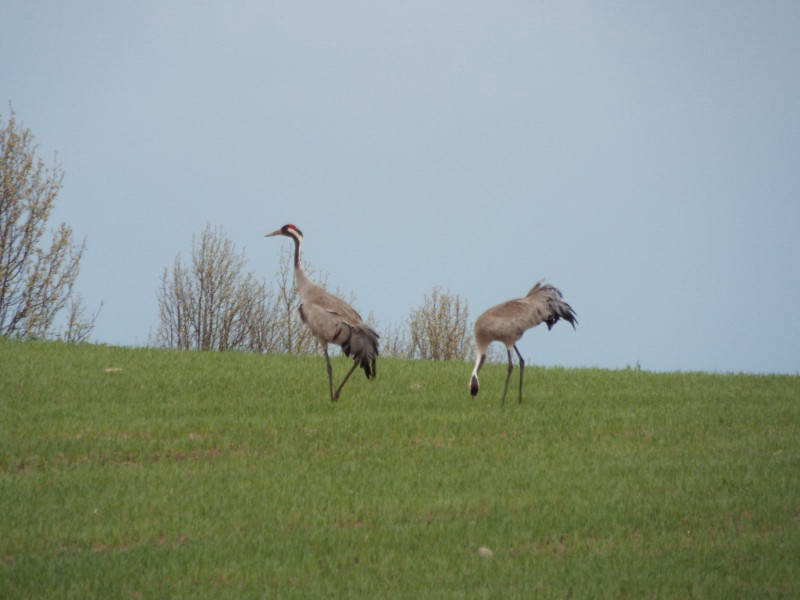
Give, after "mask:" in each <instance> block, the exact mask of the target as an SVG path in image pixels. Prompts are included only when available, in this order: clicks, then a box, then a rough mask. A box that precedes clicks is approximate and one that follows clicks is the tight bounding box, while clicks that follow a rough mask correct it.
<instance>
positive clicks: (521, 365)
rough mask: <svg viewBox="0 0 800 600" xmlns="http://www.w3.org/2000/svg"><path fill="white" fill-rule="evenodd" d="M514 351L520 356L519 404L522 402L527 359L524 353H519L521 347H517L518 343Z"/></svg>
mask: <svg viewBox="0 0 800 600" xmlns="http://www.w3.org/2000/svg"><path fill="white" fill-rule="evenodd" d="M514 352H516V353H517V356H518V357H519V404H522V376H523V375H524V374H525V359H524V358H522V354H520V353H519V348H517V345H516V344H514Z"/></svg>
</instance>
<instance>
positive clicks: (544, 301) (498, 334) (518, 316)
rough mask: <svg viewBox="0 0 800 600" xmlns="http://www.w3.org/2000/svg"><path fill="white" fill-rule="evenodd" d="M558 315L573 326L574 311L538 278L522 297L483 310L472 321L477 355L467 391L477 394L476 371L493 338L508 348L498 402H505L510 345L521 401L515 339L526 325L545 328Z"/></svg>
mask: <svg viewBox="0 0 800 600" xmlns="http://www.w3.org/2000/svg"><path fill="white" fill-rule="evenodd" d="M559 319H564V320H565V321H568V322H569V324H570V325H572V328H573V329H574V328H575V324H576V323H577V322H578V319H577V318H576V317H575V311H573V310H572V307H571V306H570V305H569V304H567V303H566V302H564V300H563V296H562V295H561V291H559V289H558V288H556V287H553V286H552V285H548V284H543V283H542V282H541V281H540V282H538V283H537V284H536V285H534V286H533V287H532V288H531V291H529V292H528V295H527V296H525V297H524V298H516V299H514V300H509V301H507V302H503V303H502V304H498V305H497V306H493V307H492V308H490V309H488V310H487V311H486V312H484V313H483V314H482V315H481V316H480V317H478V320H477V321H475V348H476V353H477V356H476V357H475V368H473V369H472V376H471V377H470V380H469V391H470V393H471V394H472V395H473V396H477V395H478V391H479V390H480V383H479V382H478V371H480V370H481V367H482V366H483V362H484V361H485V360H486V349H487V348H488V347H489V344H491V343H492V342H495V341H497V342H503V343H504V344H505V345H506V351H507V352H508V372H507V374H506V383H505V386H504V387H503V397H502V400H501V403H502V404H505V401H506V392H508V380H509V379H511V371H513V370H514V364H513V363H512V362H511V349H512V348H513V349H514V352H516V353H517V356H518V357H519V403H520V404H521V403H522V377H523V375H524V373H525V360H524V359H523V358H522V354H520V353H519V349H518V348H517V342H518V341H519V339H520V338H521V337H522V334H524V333H525V332H526V331H527V330H528V329H531V328H532V327H536V326H537V325H538V324H539V323H541V322H544V323H546V324H547V329H548V330H549V329H551V328H552V327H553V325H555V324H556V323H557V322H558V320H559Z"/></svg>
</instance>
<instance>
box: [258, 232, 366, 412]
mask: <svg viewBox="0 0 800 600" xmlns="http://www.w3.org/2000/svg"><path fill="white" fill-rule="evenodd" d="M273 235H284V236H286V237H289V238H292V240H294V243H295V252H294V277H295V285H296V286H297V293H298V295H299V296H300V299H301V301H302V304H300V306H299V307H298V311H299V313H300V318H301V319H302V321H303V323H305V325H306V326H307V327H308V328H309V330H310V331H311V333H312V334H313V335H314V337H315V338H316V339H317V341H318V342H319V344H320V346H321V347H322V352H323V354H324V355H325V362H326V368H327V371H328V384H329V387H330V393H331V400H332V401H336V400H337V399H338V398H339V394H340V393H341V391H342V388H343V387H344V384H345V383H346V382H347V380H348V379H349V378H350V375H352V373H353V371H354V370H355V369H356V367H358V366H360V367H361V368H362V369H364V373H365V374H366V376H367V379H374V377H375V375H376V374H377V371H376V367H377V365H376V360H377V357H378V337H379V336H378V334H377V333H376V332H375V331H374V330H373V329H372V328H371V327H369V326H368V325H366V324H365V323H364V322H363V319H362V318H361V315H359V314H358V312H357V311H356V310H355V309H354V308H353V307H352V306H350V305H349V304H347V302H345V301H344V300H342V299H341V298H339V297H337V296H334V295H333V294H331V293H329V292H327V291H326V290H324V289H323V288H322V287H320V286H318V285H317V284H315V283H314V282H312V281H311V280H310V279H309V278H308V276H307V275H306V273H305V271H304V270H303V265H302V261H301V260H300V250H301V246H302V243H303V233H302V232H301V231H300V230H299V229H298V228H297V227H295V226H294V225H284V226H283V227H281V228H280V229H278V230H276V231H274V232H272V233H269V234H267V236H273ZM328 344H336V345H337V346H341V348H342V352H344V354H345V356H350V357H352V358H353V361H354V364H353V367H352V368H351V369H350V371H349V372H348V373H347V375H346V376H345V377H344V379H343V380H342V382H341V384H339V387H338V389H337V390H336V391H335V392H334V390H333V369H332V367H331V363H330V358H329V356H328Z"/></svg>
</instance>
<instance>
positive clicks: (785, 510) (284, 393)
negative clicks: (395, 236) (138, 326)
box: [0, 339, 800, 600]
mask: <svg viewBox="0 0 800 600" xmlns="http://www.w3.org/2000/svg"><path fill="white" fill-rule="evenodd" d="M345 367H346V363H345V362H344V359H337V360H336V361H335V365H334V368H335V369H336V371H337V374H338V375H340V374H341V373H342V372H343V370H344V369H345ZM470 370H471V365H468V364H465V363H455V362H452V363H433V362H407V361H400V360H383V361H381V362H380V363H379V371H378V379H377V380H376V381H375V382H367V381H366V380H364V378H363V377H362V376H360V372H359V377H358V378H356V377H355V376H354V378H353V380H352V382H351V383H350V384H348V387H347V388H345V392H344V394H343V397H342V399H341V400H340V402H338V403H337V404H332V403H331V402H330V401H329V400H327V399H326V393H327V388H326V386H327V382H326V379H325V369H324V363H323V360H322V358H321V357H303V358H295V357H288V356H254V355H246V354H218V353H179V352H168V351H159V350H151V349H125V348H116V347H107V346H92V345H80V346H67V345H63V344H57V343H40V342H30V343H20V342H13V341H8V340H3V339H0V509H1V510H2V512H1V513H0V598H14V599H17V598H37V599H38V598H193V599H194V598H214V599H215V600H217V599H220V598H266V597H280V598H292V597H297V598H309V597H327V598H348V597H364V598H403V597H409V598H461V597H466V598H532V597H542V598H548V597H553V598H563V597H579V598H603V597H609V598H643V597H655V598H694V597H697V598H734V597H754V598H764V597H776V598H780V597H787V598H788V597H798V596H800V377H796V376H795V377H790V376H745V375H711V374H702V373H677V374H653V373H647V372H641V371H635V370H625V371H604V370H594V369H576V370H573V369H536V368H530V367H529V368H528V369H526V375H527V376H526V399H525V403H524V404H523V405H521V406H519V405H517V404H516V403H515V402H514V401H513V398H514V396H513V395H512V394H511V392H510V393H509V398H510V399H511V401H509V402H508V403H507V404H506V406H505V407H501V406H500V405H499V394H500V391H501V389H502V382H503V377H504V375H505V371H504V367H503V366H501V365H487V366H486V367H485V368H484V370H483V371H482V376H481V384H482V387H481V395H480V396H478V398H476V399H473V398H470V396H469V394H468V392H467V380H468V378H469V372H470ZM515 374H516V372H515ZM511 389H512V391H514V389H515V388H514V387H513V385H512V387H511ZM479 549H480V551H479Z"/></svg>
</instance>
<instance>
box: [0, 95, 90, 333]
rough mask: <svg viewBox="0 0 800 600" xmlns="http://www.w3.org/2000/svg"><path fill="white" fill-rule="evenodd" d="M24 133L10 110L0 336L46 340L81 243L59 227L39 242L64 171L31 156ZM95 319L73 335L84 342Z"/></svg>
mask: <svg viewBox="0 0 800 600" xmlns="http://www.w3.org/2000/svg"><path fill="white" fill-rule="evenodd" d="M36 150H37V147H36V145H35V143H34V137H33V134H32V133H31V131H30V130H29V129H22V128H19V127H17V123H16V118H15V115H14V112H13V111H11V115H10V117H9V118H8V120H7V121H6V123H5V124H4V125H3V126H2V128H0V335H5V336H9V337H17V338H31V337H49V336H51V335H52V334H53V327H54V322H55V320H56V317H57V315H58V314H59V313H60V312H61V311H62V310H63V309H64V308H65V306H67V304H68V302H69V301H70V300H71V299H72V298H73V288H74V285H75V280H76V279H77V277H78V272H79V271H80V262H81V259H82V258H83V252H84V249H85V242H84V243H81V244H80V245H77V244H75V243H74V242H73V240H72V229H71V228H70V227H69V226H68V225H66V224H65V223H61V224H60V225H59V226H58V227H57V228H56V229H55V231H53V233H52V234H51V239H50V244H49V247H46V245H43V244H42V241H43V240H42V238H43V237H44V235H45V231H46V228H47V222H48V220H49V218H50V215H51V213H52V210H53V206H54V204H55V200H56V197H57V196H58V193H59V191H60V190H61V182H62V179H63V171H62V170H61V169H60V168H59V167H58V166H55V167H53V168H48V167H47V166H46V165H45V163H44V162H43V161H42V160H41V159H40V158H37V156H36ZM93 327H94V321H91V322H85V323H84V325H83V327H82V328H81V332H80V333H79V334H78V335H77V337H79V338H81V339H85V338H86V337H88V335H89V333H91V330H92V328H93Z"/></svg>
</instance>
